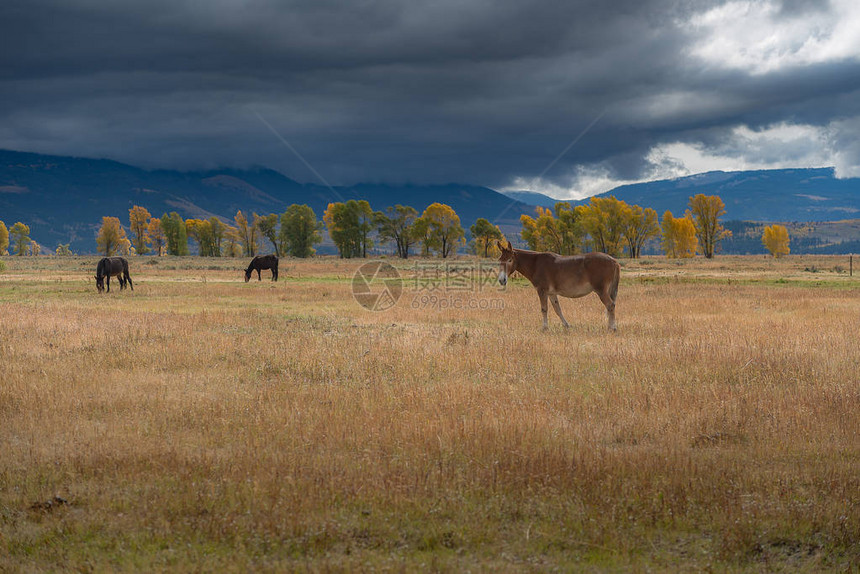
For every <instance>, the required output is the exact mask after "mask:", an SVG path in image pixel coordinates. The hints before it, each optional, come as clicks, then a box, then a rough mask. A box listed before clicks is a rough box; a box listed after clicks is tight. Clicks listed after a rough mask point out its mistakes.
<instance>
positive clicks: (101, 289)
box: [96, 275, 105, 293]
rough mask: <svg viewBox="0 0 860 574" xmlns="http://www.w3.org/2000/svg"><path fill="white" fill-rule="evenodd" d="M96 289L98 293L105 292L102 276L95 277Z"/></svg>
mask: <svg viewBox="0 0 860 574" xmlns="http://www.w3.org/2000/svg"><path fill="white" fill-rule="evenodd" d="M96 289H98V290H99V293H103V292H104V290H105V278H104V276H102V277H99V276H98V275H96Z"/></svg>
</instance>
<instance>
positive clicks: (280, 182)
mask: <svg viewBox="0 0 860 574" xmlns="http://www.w3.org/2000/svg"><path fill="white" fill-rule="evenodd" d="M349 199H366V200H368V201H369V202H370V205H371V207H373V209H375V210H385V209H386V208H387V207H389V206H394V205H396V204H402V205H411V206H412V207H414V208H415V209H417V210H418V211H419V212H421V211H423V210H424V209H425V208H426V207H427V206H428V205H430V204H431V203H434V202H437V201H438V202H441V203H446V204H448V205H450V206H451V207H452V208H454V210H455V211H456V212H457V214H458V215H459V216H460V221H461V223H462V225H463V226H464V227H466V228H468V227H469V226H470V225H472V224H473V223H474V222H475V220H476V219H477V218H479V217H485V218H487V219H490V220H494V221H495V223H496V224H498V225H499V226H500V227H502V228H503V229H505V230H506V231H508V232H510V231H511V230H519V228H520V222H519V217H520V215H521V214H523V213H533V212H534V206H532V205H527V204H525V203H521V202H518V201H515V200H512V199H510V198H508V197H506V196H504V195H502V194H500V193H498V192H496V191H493V190H492V189H489V188H486V187H480V186H474V185H457V184H448V185H399V186H398V185H383V184H378V185H377V184H360V185H354V186H350V187H333V188H329V187H325V186H320V185H313V184H302V183H299V182H296V181H293V180H292V179H289V178H288V177H285V176H284V175H282V174H280V173H278V172H276V171H273V170H270V169H263V168H260V169H250V170H236V169H222V170H215V171H206V172H179V171H166V170H157V171H148V170H144V169H140V168H137V167H133V166H130V165H126V164H122V163H118V162H115V161H109V160H97V159H83V158H73V157H61V156H47V155H38V154H32V153H23V152H15V151H2V150H0V220H2V221H4V222H5V223H6V224H7V227H10V226H11V225H12V224H14V223H15V222H16V221H21V222H24V223H26V224H27V225H29V226H30V236H31V237H32V238H33V239H34V240H35V241H37V242H39V243H40V244H42V245H43V246H45V247H47V248H50V249H51V250H53V249H54V248H55V247H56V246H57V245H58V244H60V243H71V249H72V250H73V251H75V252H78V253H93V252H95V250H96V241H95V239H96V235H97V233H98V229H99V227H100V226H101V219H102V217H103V216H106V215H107V216H113V217H118V218H119V219H120V221H121V222H122V223H123V225H128V211H129V209H130V208H131V207H132V206H134V205H140V206H142V207H145V208H146V209H147V210H149V212H150V213H151V214H152V215H153V216H156V217H160V216H161V215H162V214H163V213H169V212H171V211H176V212H177V213H179V214H180V215H181V216H182V217H183V218H185V219H188V218H191V217H193V218H204V217H205V218H208V217H212V216H217V217H220V218H222V219H224V220H225V221H232V220H233V216H235V215H236V212H237V211H238V210H242V212H243V213H245V214H247V215H249V216H250V214H251V213H253V212H256V213H259V214H261V215H263V214H268V213H283V212H284V211H285V210H286V208H287V207H288V206H289V205H291V204H293V203H299V204H307V205H309V206H311V207H312V208H313V210H314V212H316V214H317V217H318V218H319V219H322V216H323V213H324V211H325V209H326V207H327V206H328V204H329V203H331V202H337V201H346V200H349Z"/></svg>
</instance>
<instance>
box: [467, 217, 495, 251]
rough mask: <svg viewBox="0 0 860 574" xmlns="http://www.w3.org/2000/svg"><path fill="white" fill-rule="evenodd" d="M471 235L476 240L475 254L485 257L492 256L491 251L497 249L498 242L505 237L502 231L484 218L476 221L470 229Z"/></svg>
mask: <svg viewBox="0 0 860 574" xmlns="http://www.w3.org/2000/svg"><path fill="white" fill-rule="evenodd" d="M469 233H471V234H472V237H473V238H474V240H475V254H476V255H481V254H483V256H484V257H489V256H490V250H491V249H492V248H495V244H496V241H500V240H501V239H502V237H503V236H502V230H501V229H499V227H498V226H497V225H493V224H492V223H490V221H489V220H487V219H484V218H483V217H479V218H478V220H477V221H475V224H474V225H472V226H471V227H470V228H469ZM496 249H497V248H496Z"/></svg>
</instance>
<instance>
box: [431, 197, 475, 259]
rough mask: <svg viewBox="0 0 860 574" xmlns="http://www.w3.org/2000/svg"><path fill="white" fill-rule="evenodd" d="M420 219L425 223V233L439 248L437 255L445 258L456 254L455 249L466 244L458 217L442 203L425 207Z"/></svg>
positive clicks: (450, 208)
mask: <svg viewBox="0 0 860 574" xmlns="http://www.w3.org/2000/svg"><path fill="white" fill-rule="evenodd" d="M420 219H422V220H424V221H426V222H427V233H428V234H429V235H430V237H432V238H433V239H434V240H435V242H436V244H437V245H438V246H439V254H440V255H442V258H446V257H448V256H449V255H451V254H452V253H456V252H457V247H458V246H460V245H464V244H465V243H466V239H465V236H466V232H465V230H464V229H463V226H462V225H460V216H459V215H457V213H456V212H455V211H454V209H453V208H452V207H451V206H449V205H445V204H444V203H432V204H430V205H429V206H427V209H425V210H424V213H423V214H422V215H421V217H420Z"/></svg>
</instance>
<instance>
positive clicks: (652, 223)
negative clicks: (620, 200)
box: [622, 205, 660, 259]
mask: <svg viewBox="0 0 860 574" xmlns="http://www.w3.org/2000/svg"><path fill="white" fill-rule="evenodd" d="M622 225H623V231H624V239H625V240H626V241H627V251H628V254H629V255H630V257H632V258H634V259H636V258H638V257H639V256H640V254H641V252H642V246H643V245H645V242H646V241H648V240H649V239H651V238H652V237H656V236H657V235H660V225H659V224H658V223H657V212H656V211H654V210H653V209H651V208H650V207H646V208H645V209H643V208H642V207H640V206H638V205H626V206H625V207H624V208H623V210H622Z"/></svg>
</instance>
